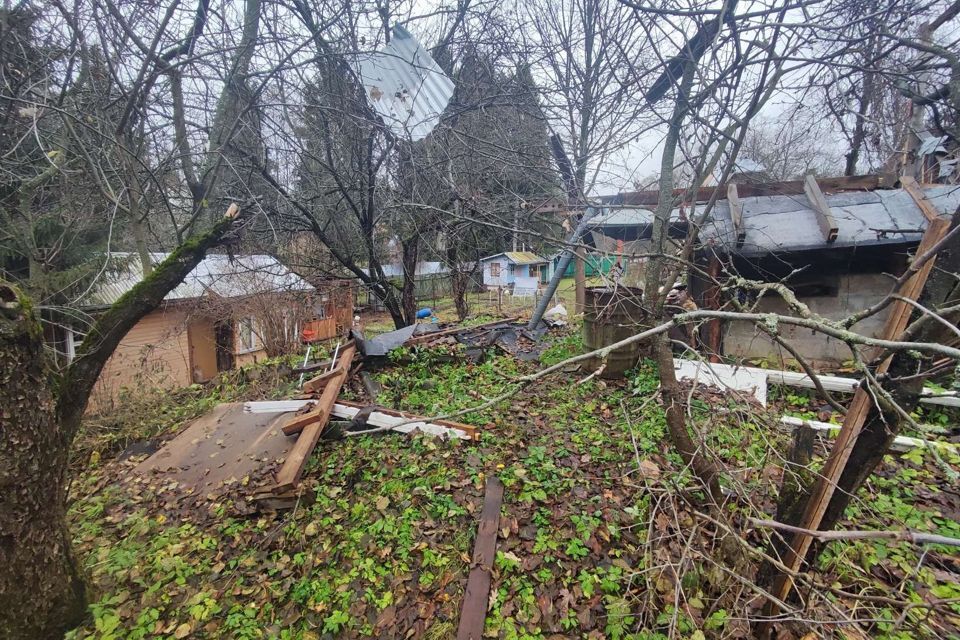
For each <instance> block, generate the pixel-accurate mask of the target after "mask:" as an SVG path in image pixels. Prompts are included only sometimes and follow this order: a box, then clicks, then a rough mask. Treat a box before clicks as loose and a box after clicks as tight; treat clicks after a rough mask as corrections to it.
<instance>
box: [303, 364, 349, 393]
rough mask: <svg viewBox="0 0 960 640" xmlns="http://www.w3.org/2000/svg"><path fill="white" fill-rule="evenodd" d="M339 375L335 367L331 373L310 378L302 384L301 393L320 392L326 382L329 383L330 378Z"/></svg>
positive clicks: (338, 370)
mask: <svg viewBox="0 0 960 640" xmlns="http://www.w3.org/2000/svg"><path fill="white" fill-rule="evenodd" d="M339 373H340V368H339V367H335V368H334V369H333V370H332V371H327V372H325V373H321V374H320V375H318V376H314V377H313V378H310V379H309V380H307V381H306V382H304V383H303V392H304V393H316V392H318V391H320V390H321V389H323V388H324V387H326V385H327V382H329V381H330V380H331V379H332V378H334V377H336V376H337V375H339Z"/></svg>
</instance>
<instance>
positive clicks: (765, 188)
mask: <svg viewBox="0 0 960 640" xmlns="http://www.w3.org/2000/svg"><path fill="white" fill-rule="evenodd" d="M818 183H819V185H820V189H821V190H823V191H827V192H830V193H835V192H839V191H873V190H874V189H884V188H886V189H891V188H893V186H894V185H895V184H896V177H895V176H892V175H884V174H877V175H863V176H837V177H833V178H820V179H819V180H818ZM718 188H721V189H722V188H723V187H722V186H721V187H700V188H699V189H697V192H696V194H695V195H694V197H693V201H695V202H706V201H708V200H710V198H712V197H713V194H714V193H715V192H716V190H717V189H718ZM737 188H738V193H739V195H740V197H741V198H755V197H758V196H787V195H799V194H801V193H804V181H803V180H785V181H782V182H761V183H757V184H739V185H737ZM672 195H673V198H674V200H678V199H679V198H685V199H686V198H688V197H689V190H688V189H674V190H673V194H672ZM620 197H621V199H622V201H623V202H622V205H623V206H628V207H629V206H651V207H652V206H656V205H657V203H658V202H659V201H660V191H659V190H657V189H652V190H649V191H627V192H624V193H621V194H620ZM582 206H587V205H582ZM573 207H574V206H571V208H573Z"/></svg>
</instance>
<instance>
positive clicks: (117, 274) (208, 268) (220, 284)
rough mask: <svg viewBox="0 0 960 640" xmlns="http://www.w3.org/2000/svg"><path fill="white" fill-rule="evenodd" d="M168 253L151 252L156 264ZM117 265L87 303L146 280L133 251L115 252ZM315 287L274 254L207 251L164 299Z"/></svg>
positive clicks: (108, 299)
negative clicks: (232, 254)
mask: <svg viewBox="0 0 960 640" xmlns="http://www.w3.org/2000/svg"><path fill="white" fill-rule="evenodd" d="M168 255H169V254H167V253H151V254H150V259H151V261H152V262H153V263H154V264H158V263H159V262H161V261H163V260H165V259H166V257H167V256H168ZM112 256H113V257H114V258H116V259H117V265H116V267H115V268H114V269H113V270H108V271H107V272H106V273H104V275H103V278H102V280H101V282H100V283H98V286H97V287H96V288H95V289H94V290H93V291H91V293H90V295H89V296H88V297H87V298H86V299H85V300H84V303H85V304H87V305H108V304H113V303H114V302H116V301H117V300H118V299H119V298H120V296H122V295H123V294H124V293H126V292H127V291H129V290H130V289H132V288H133V286H134V285H136V284H137V283H138V282H140V281H141V280H143V268H142V267H141V266H140V258H139V256H138V255H137V254H134V253H114V254H112ZM312 288H313V287H312V286H310V284H309V283H308V282H307V281H306V280H304V279H303V278H301V277H300V276H298V275H297V274H295V273H293V272H292V271H290V269H288V268H287V267H286V266H284V265H283V263H281V262H280V261H278V260H277V259H276V258H274V257H273V256H266V255H249V256H235V257H234V258H233V259H232V260H231V259H230V256H226V255H215V254H212V255H207V257H206V258H204V259H203V260H202V261H201V262H200V264H198V265H197V266H196V267H194V269H193V271H191V272H190V273H189V274H187V277H185V278H184V279H183V282H182V283H180V284H179V285H177V287H176V288H175V289H174V290H173V291H171V292H170V293H168V294H167V295H166V296H165V297H164V300H189V299H191V298H199V297H200V296H203V295H204V294H206V293H208V292H209V293H211V294H214V295H216V296H219V297H221V298H235V297H240V296H248V295H253V294H257V293H267V292H276V291H308V290H310V289H312Z"/></svg>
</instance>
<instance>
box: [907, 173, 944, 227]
mask: <svg viewBox="0 0 960 640" xmlns="http://www.w3.org/2000/svg"><path fill="white" fill-rule="evenodd" d="M900 186H901V187H903V190H904V191H906V192H907V193H909V194H910V197H911V198H913V201H914V202H915V203H916V205H917V206H918V207H919V208H920V211H921V212H922V213H923V217H924V218H926V219H927V220H928V221H929V222H933V221H934V220H936V219H937V218H939V217H940V212H939V211H937V208H936V207H935V206H933V203H932V202H930V201H929V200H927V196H926V194H925V193H924V192H923V189H921V188H920V185H919V184H917V181H916V179H915V178H914V177H913V176H901V177H900Z"/></svg>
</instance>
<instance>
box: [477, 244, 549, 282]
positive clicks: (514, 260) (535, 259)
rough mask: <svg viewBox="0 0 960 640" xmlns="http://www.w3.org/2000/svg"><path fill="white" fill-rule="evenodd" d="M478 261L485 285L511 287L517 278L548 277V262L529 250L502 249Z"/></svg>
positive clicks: (538, 279) (546, 279)
mask: <svg viewBox="0 0 960 640" xmlns="http://www.w3.org/2000/svg"><path fill="white" fill-rule="evenodd" d="M480 263H481V264H482V265H483V284H484V286H486V287H511V286H513V284H514V283H515V282H516V281H517V278H536V279H537V281H538V282H547V281H548V280H549V279H550V262H549V261H548V260H546V259H545V258H541V257H540V256H538V255H537V254H535V253H531V252H530V251H504V252H503V253H498V254H496V255H492V256H487V257H486V258H482V259H481V260H480Z"/></svg>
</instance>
